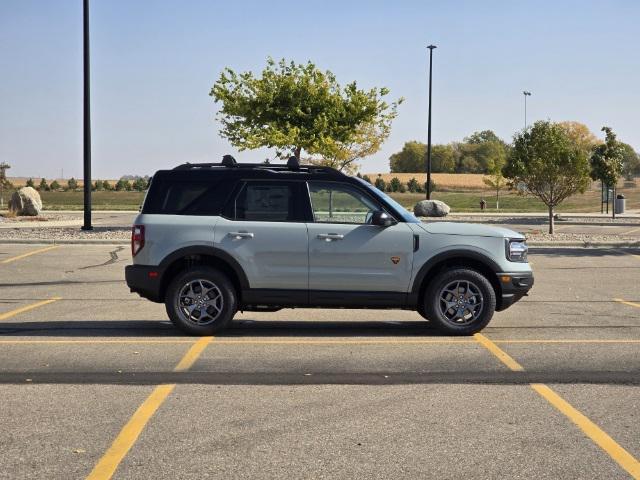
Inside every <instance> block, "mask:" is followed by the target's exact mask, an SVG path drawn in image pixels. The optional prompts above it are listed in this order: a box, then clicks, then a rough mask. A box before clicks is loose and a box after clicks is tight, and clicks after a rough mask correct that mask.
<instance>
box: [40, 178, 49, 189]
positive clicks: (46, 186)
mask: <svg viewBox="0 0 640 480" xmlns="http://www.w3.org/2000/svg"><path fill="white" fill-rule="evenodd" d="M38 190H40V191H41V192H48V191H49V184H48V183H47V179H46V178H42V179H41V180H40V185H38Z"/></svg>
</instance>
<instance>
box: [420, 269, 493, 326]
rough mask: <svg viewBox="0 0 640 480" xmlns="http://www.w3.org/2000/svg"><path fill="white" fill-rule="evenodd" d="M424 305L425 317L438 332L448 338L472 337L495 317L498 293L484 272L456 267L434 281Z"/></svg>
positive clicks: (442, 273) (425, 296) (439, 275)
mask: <svg viewBox="0 0 640 480" xmlns="http://www.w3.org/2000/svg"><path fill="white" fill-rule="evenodd" d="M423 302H424V307H423V311H424V312H425V314H426V315H425V316H426V318H428V319H429V320H430V321H431V322H432V323H433V324H434V326H435V327H436V328H437V329H438V330H440V331H442V332H443V333H446V334H448V335H472V334H474V333H476V332H479V331H480V330H482V329H483V328H484V327H485V326H486V325H487V324H488V323H489V321H490V320H491V317H493V312H494V311H495V309H496V293H495V291H494V290H493V286H492V285H491V283H490V282H489V280H487V278H486V277H485V276H484V275H482V274H481V273H478V272H477V271H475V270H471V269H468V268H455V269H453V270H448V271H444V272H441V273H439V274H438V275H437V276H436V277H435V278H434V279H433V281H432V282H431V283H430V285H429V287H428V288H427V290H426V292H425V295H424V298H423Z"/></svg>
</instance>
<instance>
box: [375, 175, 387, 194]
mask: <svg viewBox="0 0 640 480" xmlns="http://www.w3.org/2000/svg"><path fill="white" fill-rule="evenodd" d="M374 185H375V187H376V188H377V189H378V190H380V191H381V192H384V191H385V189H386V187H387V184H386V182H385V181H384V178H382V177H381V176H380V175H378V178H376V182H375V184H374Z"/></svg>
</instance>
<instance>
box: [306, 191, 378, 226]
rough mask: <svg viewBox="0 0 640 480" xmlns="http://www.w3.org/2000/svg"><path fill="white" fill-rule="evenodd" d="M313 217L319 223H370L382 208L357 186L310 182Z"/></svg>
mask: <svg viewBox="0 0 640 480" xmlns="http://www.w3.org/2000/svg"><path fill="white" fill-rule="evenodd" d="M309 195H310V197H311V207H312V208H313V218H314V221H315V222H318V223H359V224H364V223H369V222H370V221H371V214H372V213H373V212H374V211H376V210H380V209H381V208H380V207H379V206H378V205H377V204H376V203H375V202H374V201H373V200H372V199H371V198H369V197H368V196H367V195H365V194H364V193H362V192H361V191H360V190H358V189H357V188H353V187H351V186H349V185H345V184H340V183H333V182H309Z"/></svg>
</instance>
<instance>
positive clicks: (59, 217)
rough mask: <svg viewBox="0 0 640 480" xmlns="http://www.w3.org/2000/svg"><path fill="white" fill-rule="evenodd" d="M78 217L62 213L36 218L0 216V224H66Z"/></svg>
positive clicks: (46, 214)
mask: <svg viewBox="0 0 640 480" xmlns="http://www.w3.org/2000/svg"><path fill="white" fill-rule="evenodd" d="M77 219H78V215H72V214H68V213H67V214H64V213H45V214H42V215H38V216H37V217H5V216H3V215H0V223H2V224H3V225H10V224H12V223H16V224H20V225H23V224H25V223H29V222H38V223H40V222H66V221H73V220H77Z"/></svg>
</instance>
